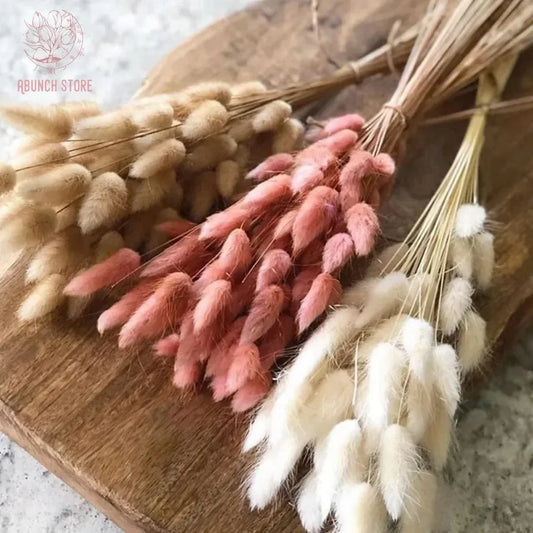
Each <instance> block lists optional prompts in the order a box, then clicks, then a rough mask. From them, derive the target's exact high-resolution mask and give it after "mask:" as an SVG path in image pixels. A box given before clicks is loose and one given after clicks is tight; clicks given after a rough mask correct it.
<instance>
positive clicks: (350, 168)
mask: <svg viewBox="0 0 533 533" xmlns="http://www.w3.org/2000/svg"><path fill="white" fill-rule="evenodd" d="M372 171H373V166H372V154H371V153H370V152H365V151H363V150H354V151H353V152H352V153H351V154H350V158H349V159H348V162H347V163H346V165H344V167H343V168H342V170H341V172H340V175H339V184H340V201H341V206H342V210H343V212H346V211H347V210H348V209H350V207H352V206H353V205H355V204H357V203H359V202H361V201H362V200H363V199H364V186H363V178H364V177H365V176H367V175H368V174H370V173H371V172H372Z"/></svg>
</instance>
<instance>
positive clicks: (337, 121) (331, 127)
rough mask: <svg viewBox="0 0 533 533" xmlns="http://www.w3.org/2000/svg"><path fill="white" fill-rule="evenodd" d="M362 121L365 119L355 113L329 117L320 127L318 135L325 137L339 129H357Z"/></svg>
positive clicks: (361, 124)
mask: <svg viewBox="0 0 533 533" xmlns="http://www.w3.org/2000/svg"><path fill="white" fill-rule="evenodd" d="M364 123H365V119H364V118H363V117H362V116H361V115H358V114H357V113H349V114H347V115H342V116H340V117H334V118H330V119H329V120H328V121H327V122H326V125H325V126H324V128H323V129H322V132H321V135H320V137H321V138H322V137H327V136H328V135H332V134H334V133H337V132H338V131H341V130H353V131H359V130H360V129H361V128H362V127H363V124H364Z"/></svg>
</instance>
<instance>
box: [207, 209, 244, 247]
mask: <svg viewBox="0 0 533 533" xmlns="http://www.w3.org/2000/svg"><path fill="white" fill-rule="evenodd" d="M249 223H250V213H249V212H248V211H247V210H246V208H245V207H244V206H242V204H239V203H237V204H235V205H233V206H231V207H230V208H228V209H225V210H224V211H220V213H215V214H214V215H211V216H210V217H208V218H207V220H206V221H205V222H204V223H203V224H202V226H201V230H200V239H201V240H208V239H225V238H226V237H227V236H228V235H229V234H230V233H231V232H232V231H233V230H234V229H237V228H243V229H244V228H246V226H247V225H248V224H249Z"/></svg>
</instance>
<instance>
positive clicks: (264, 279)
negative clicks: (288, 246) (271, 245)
mask: <svg viewBox="0 0 533 533" xmlns="http://www.w3.org/2000/svg"><path fill="white" fill-rule="evenodd" d="M291 267H292V259H291V256H290V255H289V254H288V253H287V252H286V251H285V250H280V249H274V250H270V251H268V252H266V254H265V256H264V257H263V261H262V262H261V266H260V267H259V272H258V273H257V282H256V286H255V290H256V291H257V292H260V291H262V290H263V289H264V288H266V287H267V286H268V285H278V284H280V283H281V282H282V281H283V280H284V279H285V276H287V273H288V272H289V270H290V269H291Z"/></svg>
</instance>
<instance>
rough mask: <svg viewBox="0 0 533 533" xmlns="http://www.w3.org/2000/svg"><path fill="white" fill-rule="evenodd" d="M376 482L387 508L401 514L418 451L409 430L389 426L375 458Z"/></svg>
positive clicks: (395, 518) (395, 514)
mask: <svg viewBox="0 0 533 533" xmlns="http://www.w3.org/2000/svg"><path fill="white" fill-rule="evenodd" d="M378 463H379V482H380V486H381V492H382V494H383V499H384V500H385V506H386V507H387V511H388V512H389V514H390V515H391V517H392V518H393V519H394V520H397V519H398V518H399V517H400V514H401V513H402V511H403V510H404V507H405V499H406V496H407V494H408V492H409V489H410V488H411V484H412V480H413V477H414V475H415V474H416V472H417V471H418V454H417V449H416V445H415V443H414V442H413V439H412V437H411V434H410V433H409V431H408V430H407V429H406V428H405V427H403V426H400V425H398V424H393V425H391V426H389V427H388V428H387V429H386V430H385V432H384V434H383V439H382V442H381V450H380V454H379V458H378Z"/></svg>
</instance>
